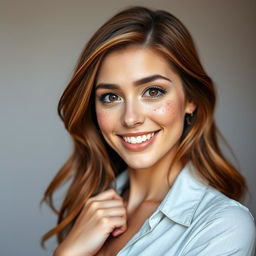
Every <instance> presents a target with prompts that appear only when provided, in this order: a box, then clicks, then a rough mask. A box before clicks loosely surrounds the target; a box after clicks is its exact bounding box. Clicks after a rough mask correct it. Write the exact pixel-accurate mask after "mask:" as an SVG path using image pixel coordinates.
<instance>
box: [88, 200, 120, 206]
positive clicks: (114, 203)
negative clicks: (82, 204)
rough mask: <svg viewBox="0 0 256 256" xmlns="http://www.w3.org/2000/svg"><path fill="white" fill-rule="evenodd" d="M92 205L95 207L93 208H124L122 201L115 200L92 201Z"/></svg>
mask: <svg viewBox="0 0 256 256" xmlns="http://www.w3.org/2000/svg"><path fill="white" fill-rule="evenodd" d="M93 203H94V204H96V205H97V207H95V208H113V207H125V204H124V201H123V200H121V199H115V200H105V201H100V200H95V201H93Z"/></svg>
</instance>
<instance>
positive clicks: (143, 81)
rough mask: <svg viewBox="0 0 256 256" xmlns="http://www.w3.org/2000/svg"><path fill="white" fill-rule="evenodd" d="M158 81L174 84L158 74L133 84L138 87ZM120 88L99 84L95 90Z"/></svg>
mask: <svg viewBox="0 0 256 256" xmlns="http://www.w3.org/2000/svg"><path fill="white" fill-rule="evenodd" d="M157 79H164V80H167V81H169V82H171V83H172V81H171V80H170V79H169V78H167V77H165V76H162V75H158V74H157V75H152V76H147V77H143V78H141V79H139V80H137V81H134V82H133V84H134V86H138V85H142V84H146V83H149V82H152V81H155V80H157ZM119 88H120V87H119V86H118V85H117V84H111V83H110V84H109V83H99V84H97V85H96V88H95V89H96V90H98V89H112V90H113V89H119Z"/></svg>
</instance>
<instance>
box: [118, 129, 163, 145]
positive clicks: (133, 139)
mask: <svg viewBox="0 0 256 256" xmlns="http://www.w3.org/2000/svg"><path fill="white" fill-rule="evenodd" d="M159 131H160V130H158V131H155V132H150V133H145V134H143V135H139V136H122V135H120V137H121V138H122V139H123V140H124V141H125V142H126V143H129V144H140V143H143V142H146V141H148V140H150V139H151V138H152V137H153V136H154V135H155V134H156V133H158V132H159Z"/></svg>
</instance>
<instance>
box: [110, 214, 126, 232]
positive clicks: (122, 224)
mask: <svg viewBox="0 0 256 256" xmlns="http://www.w3.org/2000/svg"><path fill="white" fill-rule="evenodd" d="M109 220H110V221H111V222H112V225H113V226H112V231H111V233H113V232H114V231H115V230H116V231H115V235H117V234H118V233H119V234H120V233H123V232H124V231H126V230H127V221H126V218H124V217H109ZM116 233H117V234H116Z"/></svg>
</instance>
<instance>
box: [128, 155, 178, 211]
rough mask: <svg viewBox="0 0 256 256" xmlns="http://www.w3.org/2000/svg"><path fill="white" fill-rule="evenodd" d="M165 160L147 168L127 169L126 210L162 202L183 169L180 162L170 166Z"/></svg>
mask: <svg viewBox="0 0 256 256" xmlns="http://www.w3.org/2000/svg"><path fill="white" fill-rule="evenodd" d="M166 158H167V159H162V161H160V162H159V163H157V164H155V165H154V166H151V167H149V168H144V169H133V168H128V173H129V180H130V187H129V189H128V190H127V191H126V196H125V197H126V198H125V200H126V201H127V202H126V204H127V208H128V209H134V208H136V207H138V206H139V205H141V204H142V203H146V202H152V203H160V202H161V201H162V200H163V198H164V197H165V195H166V194H167V192H168V191H169V189H170V187H171V186H172V184H173V183H174V181H175V179H176V177H177V176H178V174H179V173H180V171H181V169H182V167H183V166H182V164H181V162H176V163H174V164H173V165H172V166H171V161H170V158H169V156H166ZM168 173H169V176H168ZM167 176H168V178H167Z"/></svg>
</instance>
